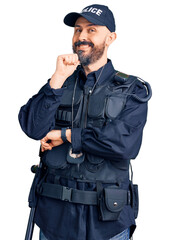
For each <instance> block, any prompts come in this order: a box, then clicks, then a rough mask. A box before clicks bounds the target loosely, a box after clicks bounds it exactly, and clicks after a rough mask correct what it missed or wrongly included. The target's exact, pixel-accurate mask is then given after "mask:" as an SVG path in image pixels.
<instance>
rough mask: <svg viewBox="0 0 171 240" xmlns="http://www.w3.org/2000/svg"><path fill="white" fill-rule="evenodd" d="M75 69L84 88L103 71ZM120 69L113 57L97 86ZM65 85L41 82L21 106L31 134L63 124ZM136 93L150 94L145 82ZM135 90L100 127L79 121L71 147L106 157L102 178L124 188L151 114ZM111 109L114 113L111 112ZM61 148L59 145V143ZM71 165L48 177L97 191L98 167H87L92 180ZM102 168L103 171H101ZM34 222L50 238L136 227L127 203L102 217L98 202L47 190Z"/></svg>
mask: <svg viewBox="0 0 171 240" xmlns="http://www.w3.org/2000/svg"><path fill="white" fill-rule="evenodd" d="M76 72H77V76H78V81H79V85H80V86H82V87H83V88H84V89H85V88H86V87H92V86H93V85H94V83H95V82H96V80H97V78H98V76H99V74H100V73H101V69H99V70H98V71H96V72H92V73H90V74H88V75H87V78H86V76H85V75H84V71H83V69H81V68H79V70H77V71H76ZM115 73H116V70H115V69H114V68H113V66H112V63H111V61H110V60H108V63H107V64H106V65H105V67H104V70H103V72H102V75H101V77H100V79H99V81H98V83H97V87H98V86H99V87H100V86H102V85H103V84H104V83H105V82H106V81H108V80H109V79H110V78H111V76H112V74H115ZM73 75H74V74H73ZM73 75H72V76H71V77H69V80H71V81H72V78H73ZM133 78H135V77H133ZM66 88H67V87H65V86H64V87H63V88H61V89H57V90H55V89H52V88H51V87H50V85H49V82H48V83H47V84H46V85H44V86H43V87H42V88H41V90H40V91H39V92H38V94H36V95H34V96H33V97H32V98H31V99H30V100H29V101H28V103H27V104H26V105H24V106H23V107H22V108H21V110H20V113H19V121H20V125H21V127H22V129H23V131H24V132H25V133H26V134H27V135H28V136H29V137H31V138H33V139H36V140H40V139H42V138H43V137H44V136H46V134H47V133H48V132H49V131H51V130H52V129H55V128H56V124H57V125H58V128H59V126H60V124H62V121H61V119H60V120H59V119H56V112H57V110H58V114H59V109H61V106H60V105H61V99H62V96H63V94H64V93H65V90H66ZM131 94H135V95H136V96H138V97H142V98H143V97H145V96H146V95H147V92H146V88H145V87H144V85H143V84H142V83H141V82H139V83H138V84H136V85H135V86H134V88H133V89H132V91H131ZM131 94H130V96H128V98H126V100H125V102H124V105H123V108H122V109H121V111H120V112H118V114H117V116H116V117H114V118H111V119H109V121H107V123H106V122H105V124H104V123H102V125H101V126H100V127H99V126H96V122H95V120H94V125H93V127H92V125H91V124H88V125H87V126H86V127H84V128H83V127H81V126H80V125H79V124H75V126H74V128H73V129H72V135H71V138H72V152H73V153H79V152H84V153H86V154H88V156H89V158H91V155H94V156H97V159H98V161H99V158H103V160H105V161H104V163H103V164H104V165H103V167H102V168H99V169H100V170H98V171H100V174H101V175H103V177H102V178H103V180H104V179H107V180H110V179H114V180H115V183H114V184H121V186H122V189H128V188H129V163H130V159H135V158H136V156H137V154H138V152H139V149H140V146H141V142H142V133H143V128H144V125H145V123H146V117H147V102H144V103H143V102H138V101H136V100H135V99H134V98H133V97H131ZM128 95H129V94H128ZM92 96H93V95H92ZM92 99H93V98H92ZM99 101H100V100H99ZM97 109H98V101H97V104H95V106H94V110H90V113H89V112H88V114H89V115H93V112H97V111H98V110H97ZM77 110H78V109H77ZM109 110H110V109H108V112H109ZM75 115H76V114H75ZM108 115H109V116H110V112H109V113H108ZM109 118H110V117H109ZM90 122H91V121H90ZM98 123H99V121H98ZM61 126H62V125H61ZM69 127H70V126H69ZM56 149H60V148H58V147H57V148H56ZM56 149H52V150H51V151H47V152H51V153H47V156H48V154H49V156H52V155H53V151H55V154H56V155H58V150H56ZM50 154H51V155H50ZM60 154H61V153H60ZM98 157H99V158H98ZM59 161H60V159H59ZM91 163H93V161H92V162H91ZM105 163H107V164H108V167H109V166H111V168H112V167H114V169H116V170H115V172H113V174H112V175H113V176H115V177H114V178H113V176H111V177H110V176H109V175H110V174H108V173H107V172H105V170H104V169H105V167H106V165H105ZM95 164H96V163H95ZM98 164H99V165H100V164H101V162H100V161H99V162H98ZM109 164H110V165H109ZM99 165H98V167H99ZM86 167H87V165H86ZM109 168H110V167H109ZM67 169H68V168H67V167H66V166H65V167H61V168H60V167H58V168H57V169H53V167H52V168H50V170H49V172H48V174H47V176H46V182H47V183H54V182H55V181H57V182H58V183H60V184H61V185H62V186H68V187H70V188H73V189H79V190H88V191H96V181H93V174H94V173H93V171H89V173H86V174H87V175H86V179H87V178H88V180H89V181H84V179H83V178H81V176H80V177H77V178H75V177H70V175H67ZM86 169H88V167H87V168H86ZM89 170H90V168H89ZM86 171H87V170H86ZM100 174H99V176H101V175H100ZM56 176H58V178H56ZM59 176H60V177H59ZM112 181H113V180H112ZM109 182H110V181H109ZM108 185H111V182H110V183H108V181H106V182H105V181H103V186H108ZM35 222H36V224H37V225H38V226H39V227H40V228H41V229H42V231H43V233H44V234H45V236H46V237H47V238H48V239H49V240H66V239H68V240H97V239H98V240H108V239H109V238H111V237H113V236H115V235H117V234H118V233H120V232H122V231H124V230H125V229H126V228H128V227H131V234H132V233H133V231H134V229H135V216H134V212H133V210H132V207H131V206H130V205H128V204H126V205H125V206H124V207H123V209H122V211H121V214H120V215H119V218H118V219H117V220H115V221H100V220H99V217H98V210H97V206H91V205H84V204H75V203H70V202H65V201H61V200H57V199H53V198H49V197H45V196H40V197H39V201H38V205H37V210H36V216H35Z"/></svg>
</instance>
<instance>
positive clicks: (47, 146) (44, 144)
mask: <svg viewBox="0 0 171 240" xmlns="http://www.w3.org/2000/svg"><path fill="white" fill-rule="evenodd" d="M40 142H41V151H42V152H44V151H46V150H52V145H51V143H47V142H45V141H44V138H43V139H42V140H41V141H40Z"/></svg>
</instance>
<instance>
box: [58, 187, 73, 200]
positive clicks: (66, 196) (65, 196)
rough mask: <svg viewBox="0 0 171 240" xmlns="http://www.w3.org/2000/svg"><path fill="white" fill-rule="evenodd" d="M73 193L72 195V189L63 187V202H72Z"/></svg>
mask: <svg viewBox="0 0 171 240" xmlns="http://www.w3.org/2000/svg"><path fill="white" fill-rule="evenodd" d="M71 193H72V189H71V188H69V187H64V186H63V189H62V198H61V200H63V201H67V202H71Z"/></svg>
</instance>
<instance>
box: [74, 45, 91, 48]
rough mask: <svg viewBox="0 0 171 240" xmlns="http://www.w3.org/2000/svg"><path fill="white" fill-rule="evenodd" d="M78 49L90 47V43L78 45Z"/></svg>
mask: <svg viewBox="0 0 171 240" xmlns="http://www.w3.org/2000/svg"><path fill="white" fill-rule="evenodd" d="M77 48H78V49H87V48H90V45H88V44H86V45H80V46H77Z"/></svg>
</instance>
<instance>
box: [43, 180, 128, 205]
mask: <svg viewBox="0 0 171 240" xmlns="http://www.w3.org/2000/svg"><path fill="white" fill-rule="evenodd" d="M38 194H40V195H41V196H45V197H50V198H55V199H59V200H62V201H68V202H72V203H80V204H86V205H98V193H97V192H95V191H83V190H78V189H73V188H69V187H65V186H62V185H59V184H52V183H42V185H41V186H40V187H39V188H38ZM126 201H127V204H130V203H131V195H130V191H128V194H127V200H126Z"/></svg>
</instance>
